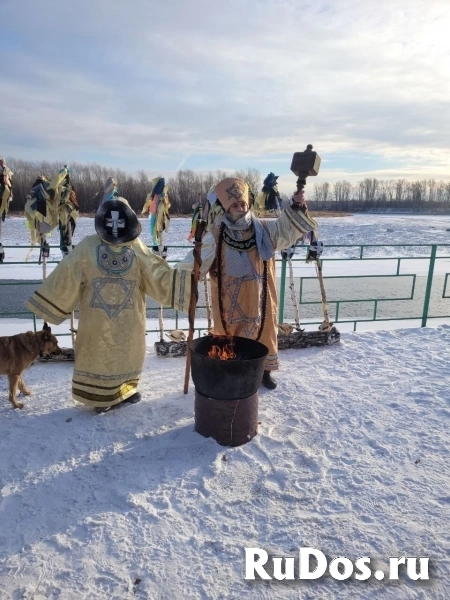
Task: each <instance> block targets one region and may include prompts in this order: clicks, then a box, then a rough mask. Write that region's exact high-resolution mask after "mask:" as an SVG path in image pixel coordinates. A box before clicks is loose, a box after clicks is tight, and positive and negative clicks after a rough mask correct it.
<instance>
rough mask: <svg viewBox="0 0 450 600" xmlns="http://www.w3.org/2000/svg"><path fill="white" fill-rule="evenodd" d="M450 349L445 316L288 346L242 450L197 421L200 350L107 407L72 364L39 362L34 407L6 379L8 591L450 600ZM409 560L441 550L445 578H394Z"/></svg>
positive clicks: (171, 598) (4, 570)
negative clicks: (392, 566) (281, 567)
mask: <svg viewBox="0 0 450 600" xmlns="http://www.w3.org/2000/svg"><path fill="white" fill-rule="evenodd" d="M449 347H450V327H449V326H441V327H438V328H435V329H432V328H424V329H404V330H398V331H393V332H387V331H374V332H364V333H353V334H351V333H348V334H343V336H342V342H341V343H340V344H338V345H335V346H330V347H327V348H311V349H307V350H299V351H294V350H290V351H285V352H283V353H282V356H281V359H282V361H281V364H282V366H281V370H280V372H279V373H278V380H279V386H278V388H277V390H276V391H274V392H269V391H267V390H265V389H261V393H260V403H259V404H260V405H259V422H260V424H259V427H258V435H257V436H256V437H255V438H254V439H253V440H252V441H251V442H250V443H248V444H246V445H245V446H241V447H239V448H235V449H229V448H225V447H222V446H219V445H218V444H217V443H216V442H215V441H214V440H212V439H206V438H204V437H202V436H201V435H199V434H197V433H196V432H195V431H194V414H193V413H194V398H193V388H192V385H191V387H190V389H189V394H188V395H186V396H185V395H183V393H182V388H183V373H184V360H183V359H158V358H157V357H156V356H155V355H154V353H153V349H152V348H149V350H148V356H147V359H146V364H145V372H144V374H143V377H142V380H141V384H140V390H141V391H142V392H143V398H144V399H143V401H142V402H141V403H140V404H137V405H128V406H124V407H123V408H119V409H117V410H115V411H111V412H109V413H105V414H101V415H98V414H94V413H93V411H91V410H89V409H87V408H84V407H81V406H75V405H74V404H73V403H72V400H71V394H70V383H71V373H72V364H70V363H66V364H42V363H36V364H35V365H33V366H32V367H31V368H30V369H29V370H28V371H27V372H26V374H25V381H26V382H27V384H28V385H29V386H31V387H32V388H33V391H34V394H33V395H32V396H30V397H26V398H25V399H24V400H25V408H24V409H23V410H22V411H19V410H13V409H12V408H11V407H10V405H9V403H8V401H7V382H6V379H5V378H2V380H1V381H0V400H1V403H0V597H1V598H2V600H3V599H5V600H19V599H27V600H31V599H33V600H48V599H50V598H55V599H56V598H57V599H61V600H80V599H92V600H96V599H108V600H109V599H121V600H122V599H130V600H131V599H132V598H142V599H148V600H156V599H161V600H177V599H179V598H180V599H183V600H187V599H191V598H192V599H201V600H211V599H214V600H232V599H238V598H239V599H241V598H248V599H254V600H260V599H263V600H269V599H273V600H275V599H276V600H279V599H283V600H284V599H286V600H287V599H289V600H291V599H292V600H294V599H295V600H297V599H302V600H303V599H309V600H315V599H327V600H328V599H338V598H339V599H341V598H345V599H353V598H359V599H364V600H368V599H381V598H382V599H392V600H402V599H408V600H410V599H413V598H414V599H415V598H417V599H419V598H420V599H430V600H444V599H446V598H448V597H449V592H448V581H449V578H450V568H449V554H450V534H449V522H450V521H449V519H450V456H449V451H450V427H449V424H450V392H449V390H450V374H449V370H448V363H449ZM246 547H256V548H261V549H265V550H266V551H267V552H268V553H269V555H270V556H296V555H298V551H299V549H300V548H304V547H313V548H316V549H318V550H320V551H322V552H323V553H324V554H325V555H326V557H327V558H328V560H329V561H330V560H331V559H333V558H334V557H337V556H341V557H347V558H349V559H350V560H352V561H356V560H357V559H358V558H359V557H361V556H368V557H370V558H371V561H372V562H371V568H372V569H373V570H375V569H378V570H381V571H383V572H384V573H385V575H386V577H385V579H384V580H383V581H378V580H376V579H375V578H374V577H373V576H372V577H371V578H370V579H369V580H368V581H356V580H355V579H348V580H347V581H336V580H334V579H333V578H332V577H330V576H329V575H326V576H324V577H323V578H321V579H318V580H313V581H305V580H301V581H299V580H296V581H290V582H280V581H276V580H273V581H261V580H260V581H246V580H245V579H244V576H245V571H244V548H246ZM401 556H407V557H429V558H430V567H429V581H412V580H411V579H409V578H408V577H407V575H406V573H405V572H404V571H403V569H404V568H403V567H400V579H399V580H398V581H388V580H387V575H388V560H389V557H401ZM269 572H270V570H269Z"/></svg>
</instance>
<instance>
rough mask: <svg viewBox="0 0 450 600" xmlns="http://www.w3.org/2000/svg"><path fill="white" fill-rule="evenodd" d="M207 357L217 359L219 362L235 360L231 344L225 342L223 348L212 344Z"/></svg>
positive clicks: (230, 342)
mask: <svg viewBox="0 0 450 600" xmlns="http://www.w3.org/2000/svg"><path fill="white" fill-rule="evenodd" d="M207 356H208V357H209V358H218V359H219V360H231V359H232V358H236V352H235V351H234V348H233V342H232V341H229V342H226V343H225V344H224V345H223V346H217V345H216V344H213V345H212V346H211V350H209V352H208V355H207Z"/></svg>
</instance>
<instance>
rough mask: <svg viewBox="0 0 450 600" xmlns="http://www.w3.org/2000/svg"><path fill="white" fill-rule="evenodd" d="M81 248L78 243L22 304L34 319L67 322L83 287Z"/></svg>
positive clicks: (56, 322) (81, 245)
mask: <svg viewBox="0 0 450 600" xmlns="http://www.w3.org/2000/svg"><path fill="white" fill-rule="evenodd" d="M84 247H85V244H84V243H83V242H80V243H79V244H77V246H76V247H75V249H74V250H73V251H72V252H70V254H68V255H67V256H65V257H64V258H63V259H62V260H61V262H60V263H59V264H58V265H57V266H56V268H55V269H54V271H52V273H50V275H49V276H48V277H47V279H45V280H44V282H43V283H42V285H41V286H40V287H39V288H38V289H37V290H36V291H35V292H34V294H32V295H31V296H30V298H28V300H27V301H26V302H25V306H26V308H28V310H30V311H31V312H33V313H34V314H35V315H37V316H38V317H40V318H41V319H44V321H48V322H50V323H53V324H54V325H60V324H61V323H62V322H63V321H65V320H66V319H68V318H69V317H70V315H71V313H72V311H73V310H74V308H75V306H76V304H77V303H78V301H79V299H80V296H81V290H82V288H83V286H84V283H85V277H84V275H83V262H84Z"/></svg>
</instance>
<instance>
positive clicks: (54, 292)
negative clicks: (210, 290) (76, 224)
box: [26, 234, 191, 407]
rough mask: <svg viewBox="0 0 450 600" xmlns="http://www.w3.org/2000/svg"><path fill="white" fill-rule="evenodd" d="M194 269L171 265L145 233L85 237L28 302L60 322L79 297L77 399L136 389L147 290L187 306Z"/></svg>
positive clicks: (108, 398)
mask: <svg viewBox="0 0 450 600" xmlns="http://www.w3.org/2000/svg"><path fill="white" fill-rule="evenodd" d="M190 288H191V276H190V273H189V272H188V271H180V270H177V269H172V268H171V267H170V266H169V265H168V264H167V262H166V261H165V260H163V259H162V258H160V257H159V256H157V255H155V254H153V253H152V252H150V250H148V248H147V247H146V246H145V245H144V244H143V242H142V241H141V240H140V239H138V238H137V239H134V240H133V241H131V242H127V243H123V244H110V243H107V242H105V241H103V240H102V239H101V238H100V237H99V236H98V235H97V234H95V235H90V236H87V237H85V238H84V239H83V240H82V241H81V242H80V243H79V244H77V246H76V247H75V249H74V250H73V251H72V252H71V253H70V254H69V255H68V256H66V257H65V258H64V259H63V260H62V261H61V262H60V263H59V265H58V266H57V267H56V269H55V270H54V271H53V272H52V273H51V274H50V275H49V277H48V278H47V279H46V280H45V281H44V282H43V284H42V285H41V287H40V288H39V289H38V290H37V291H36V292H34V294H33V295H32V296H31V297H30V298H29V299H28V301H27V302H26V307H27V308H28V309H29V310H30V311H32V312H34V313H35V314H36V315H38V316H39V317H40V318H42V319H44V320H45V321H49V322H50V323H54V324H55V325H59V324H60V323H62V322H63V321H64V320H65V319H68V318H70V315H71V312H72V311H73V310H74V309H75V307H76V305H77V304H79V321H78V331H77V336H76V343H75V365H74V372H73V380H72V396H73V399H74V400H76V401H78V402H81V403H83V404H85V405H87V406H92V407H96V406H99V407H106V406H112V405H114V404H118V403H119V402H122V401H123V400H126V399H127V398H129V397H130V396H132V395H133V394H134V393H135V392H136V390H137V385H138V381H139V378H140V375H141V372H142V368H143V364H144V358H145V329H146V305H145V295H146V294H147V295H148V296H151V297H152V298H153V299H154V300H156V301H157V302H158V303H160V304H162V305H164V306H168V307H169V306H170V307H173V308H176V309H179V310H181V311H185V312H186V311H187V310H188V307H189V297H190Z"/></svg>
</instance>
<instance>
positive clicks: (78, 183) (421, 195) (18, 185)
mask: <svg viewBox="0 0 450 600" xmlns="http://www.w3.org/2000/svg"><path fill="white" fill-rule="evenodd" d="M7 164H8V166H9V168H10V169H11V170H12V171H13V172H14V177H13V195H14V197H13V201H12V203H11V206H10V209H11V211H22V210H23V207H24V205H25V201H26V196H27V194H28V193H29V191H30V188H31V186H32V184H33V183H34V181H35V180H36V178H37V177H38V175H41V174H43V175H45V176H46V177H47V178H48V179H51V178H52V177H53V175H54V174H55V173H57V172H58V171H59V169H60V168H61V167H62V166H63V164H62V163H57V162H47V161H41V162H32V161H25V160H19V159H15V158H7ZM69 168H70V171H71V178H72V181H73V184H74V186H75V190H76V193H77V199H78V203H79V205H80V211H81V212H83V213H90V212H94V211H95V210H96V209H97V202H98V201H97V200H96V199H95V195H96V194H97V192H98V191H99V190H100V189H101V187H102V185H103V183H104V182H105V181H106V179H107V178H108V177H110V176H112V177H114V179H115V180H116V181H117V184H118V188H119V192H120V194H121V195H122V196H123V197H124V198H126V199H127V200H128V201H129V202H130V204H131V206H132V207H133V208H134V209H135V210H136V211H139V210H140V209H141V208H142V206H143V205H144V201H145V198H146V196H147V193H148V192H149V191H150V190H151V186H152V184H151V179H152V178H151V177H150V176H149V175H148V174H147V173H146V172H145V171H139V172H138V173H137V174H135V175H130V174H128V173H126V172H125V171H124V170H122V169H118V168H108V167H104V166H101V165H99V164H96V163H90V164H81V163H72V164H70V165H69ZM160 175H161V176H164V173H162V172H161V173H160ZM228 176H233V177H240V178H241V179H244V180H245V181H248V183H249V184H250V185H251V187H252V189H253V191H254V192H255V193H258V192H259V191H260V190H261V186H262V177H261V174H260V172H259V170H258V169H255V168H247V169H245V170H241V171H234V172H226V171H223V170H218V171H210V172H207V173H197V172H195V171H193V170H190V169H181V170H179V171H177V173H176V174H175V176H173V177H169V178H166V182H167V184H168V186H169V198H170V201H171V204H172V208H171V212H172V213H179V214H190V213H191V211H192V204H194V203H195V202H196V201H197V200H198V198H199V194H200V195H201V196H202V198H205V196H206V194H207V192H208V190H209V189H210V187H211V186H212V185H213V184H214V183H217V182H218V181H220V180H221V179H223V178H224V177H228ZM311 183H312V181H311V180H308V184H307V186H306V191H307V195H308V197H309V199H308V204H309V207H310V209H311V210H325V211H326V210H330V211H346V212H365V211H367V210H373V209H375V210H380V211H383V210H386V209H394V210H402V209H404V210H413V211H417V212H421V211H425V212H430V211H433V212H450V182H444V181H436V180H434V179H426V180H425V179H424V180H418V181H407V180H406V179H389V180H379V179H375V178H366V179H363V180H362V181H359V182H358V183H356V184H351V183H350V182H349V181H345V180H343V181H337V182H336V183H334V184H332V185H330V184H329V183H327V182H325V183H320V184H317V183H316V184H314V186H313V188H312V190H311V189H310V188H311ZM282 198H283V199H284V200H287V199H288V196H287V195H286V194H282Z"/></svg>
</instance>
